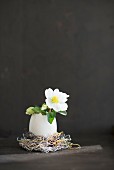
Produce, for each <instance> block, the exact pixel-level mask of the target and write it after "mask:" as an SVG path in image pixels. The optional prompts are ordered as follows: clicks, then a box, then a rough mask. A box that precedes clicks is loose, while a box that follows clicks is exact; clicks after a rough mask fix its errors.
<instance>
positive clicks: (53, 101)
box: [51, 96, 59, 103]
mask: <svg viewBox="0 0 114 170" xmlns="http://www.w3.org/2000/svg"><path fill="white" fill-rule="evenodd" d="M51 101H52V103H59V99H58V97H57V96H53V97H52V99H51Z"/></svg>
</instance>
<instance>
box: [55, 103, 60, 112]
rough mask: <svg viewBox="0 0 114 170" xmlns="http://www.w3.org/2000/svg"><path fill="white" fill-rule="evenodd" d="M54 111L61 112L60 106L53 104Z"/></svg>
mask: <svg viewBox="0 0 114 170" xmlns="http://www.w3.org/2000/svg"><path fill="white" fill-rule="evenodd" d="M53 110H55V111H56V112H59V111H60V107H59V104H53Z"/></svg>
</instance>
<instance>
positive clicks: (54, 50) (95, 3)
mask: <svg viewBox="0 0 114 170" xmlns="http://www.w3.org/2000/svg"><path fill="white" fill-rule="evenodd" d="M48 87H51V88H60V90H61V91H64V92H67V93H68V94H70V98H69V109H68V116H67V117H64V116H60V115H58V124H59V125H58V126H59V130H63V131H65V132H66V133H73V134H74V133H75V134H77V133H87V132H91V133H95V132H110V130H111V127H112V125H114V1H113V0H0V135H1V136H8V135H12V134H19V133H22V131H23V129H24V128H27V127H28V122H29V116H27V115H25V109H26V108H27V107H28V106H30V105H36V104H41V103H43V102H44V99H45V97H44V90H45V89H46V88H48Z"/></svg>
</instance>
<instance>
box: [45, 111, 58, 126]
mask: <svg viewBox="0 0 114 170" xmlns="http://www.w3.org/2000/svg"><path fill="white" fill-rule="evenodd" d="M55 116H56V112H48V113H47V118H48V122H49V123H50V124H52V122H53V120H54V118H55Z"/></svg>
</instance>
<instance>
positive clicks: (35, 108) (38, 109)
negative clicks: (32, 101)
mask: <svg viewBox="0 0 114 170" xmlns="http://www.w3.org/2000/svg"><path fill="white" fill-rule="evenodd" d="M32 110H33V111H34V112H35V113H41V109H40V107H38V106H35V107H34V108H33V109H32Z"/></svg>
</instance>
